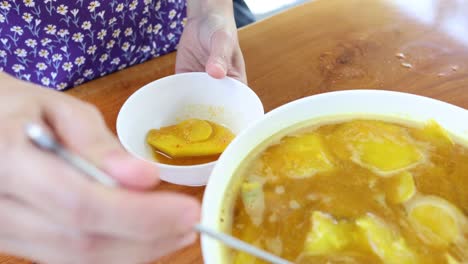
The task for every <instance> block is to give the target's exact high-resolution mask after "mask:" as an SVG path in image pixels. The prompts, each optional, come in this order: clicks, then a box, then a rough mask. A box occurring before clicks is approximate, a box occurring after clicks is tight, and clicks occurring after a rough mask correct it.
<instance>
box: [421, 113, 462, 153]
mask: <svg viewBox="0 0 468 264" xmlns="http://www.w3.org/2000/svg"><path fill="white" fill-rule="evenodd" d="M420 136H421V138H422V140H424V141H429V142H432V143H434V144H436V145H437V146H439V147H451V146H453V144H454V143H453V140H452V138H451V137H450V135H449V134H448V133H447V131H446V130H445V129H444V128H443V127H442V126H440V125H439V123H437V122H436V121H435V120H433V119H431V120H429V121H428V122H427V123H426V124H425V125H424V127H423V129H422V130H421V133H420Z"/></svg>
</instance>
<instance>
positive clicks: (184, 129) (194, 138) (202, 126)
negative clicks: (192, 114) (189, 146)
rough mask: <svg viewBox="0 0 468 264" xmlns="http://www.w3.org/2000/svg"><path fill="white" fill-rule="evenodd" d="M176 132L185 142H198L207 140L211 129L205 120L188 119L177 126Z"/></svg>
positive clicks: (211, 131)
mask: <svg viewBox="0 0 468 264" xmlns="http://www.w3.org/2000/svg"><path fill="white" fill-rule="evenodd" d="M177 131H178V132H179V136H182V137H183V138H184V139H185V140H186V141H189V142H199V141H204V140H207V139H208V138H209V137H210V136H211V134H212V133H213V128H212V127H211V125H210V123H208V122H207V121H205V120H199V119H189V120H185V121H183V122H181V123H180V124H178V125H177Z"/></svg>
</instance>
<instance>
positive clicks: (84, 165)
mask: <svg viewBox="0 0 468 264" xmlns="http://www.w3.org/2000/svg"><path fill="white" fill-rule="evenodd" d="M25 132H26V135H27V137H28V138H29V139H30V140H31V141H32V142H33V143H34V144H35V145H36V146H38V147H39V148H41V149H43V150H45V151H49V152H52V153H54V154H56V155H57V156H59V157H60V158H62V159H63V160H64V161H66V162H67V163H68V164H70V165H71V166H72V167H74V168H76V169H77V170H79V171H80V172H82V173H83V174H85V175H87V176H88V177H90V178H92V179H94V180H95V181H97V182H99V183H101V184H103V185H104V186H107V187H119V184H118V182H117V181H115V180H114V179H113V178H112V177H110V176H109V175H107V174H106V173H105V172H103V171H102V170H100V169H99V168H98V167H96V166H95V165H93V164H92V163H91V162H89V161H87V160H85V159H83V158H81V157H80V156H78V155H76V154H74V153H72V152H70V151H68V150H67V149H66V148H65V147H64V146H63V145H62V144H60V142H59V141H57V140H56V138H55V137H54V136H53V135H52V134H50V133H48V132H47V131H46V130H45V129H44V128H42V127H41V126H40V125H38V124H34V123H30V124H28V125H26V127H25ZM194 229H195V231H196V232H199V233H201V234H204V235H207V236H209V237H211V238H214V239H216V240H218V241H220V242H222V243H223V244H225V245H227V246H229V247H231V248H233V249H237V250H240V251H244V252H246V253H249V254H251V255H253V256H255V257H258V258H260V259H263V260H265V261H268V262H270V263H273V264H292V262H289V261H287V260H285V259H282V258H280V257H278V256H275V255H273V254H271V253H268V252H266V251H264V250H262V249H259V248H257V247H254V246H252V245H250V244H248V243H245V242H244V241H242V240H239V239H237V238H235V237H232V236H230V235H227V234H223V233H221V232H218V231H215V230H212V229H210V228H208V227H206V226H202V225H200V224H198V225H195V227H194Z"/></svg>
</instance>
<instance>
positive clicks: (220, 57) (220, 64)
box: [205, 30, 235, 79]
mask: <svg viewBox="0 0 468 264" xmlns="http://www.w3.org/2000/svg"><path fill="white" fill-rule="evenodd" d="M234 44H235V41H234V39H233V37H232V35H231V34H229V33H228V32H227V31H226V30H217V31H215V32H213V34H212V35H211V46H210V55H209V57H208V60H207V62H206V66H205V67H206V72H207V73H208V74H209V75H211V76H212V77H214V78H218V79H220V78H224V77H225V76H226V74H227V72H228V70H229V69H230V68H231V61H232V56H233V51H234Z"/></svg>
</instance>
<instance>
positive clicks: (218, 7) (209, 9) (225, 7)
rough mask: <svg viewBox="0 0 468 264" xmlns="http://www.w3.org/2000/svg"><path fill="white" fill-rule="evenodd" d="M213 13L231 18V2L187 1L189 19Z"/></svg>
mask: <svg viewBox="0 0 468 264" xmlns="http://www.w3.org/2000/svg"><path fill="white" fill-rule="evenodd" d="M213 13H214V14H219V15H222V16H225V17H230V18H233V17H234V11H233V4H232V0H187V16H188V18H189V19H190V18H192V17H196V16H199V15H204V14H213Z"/></svg>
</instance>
